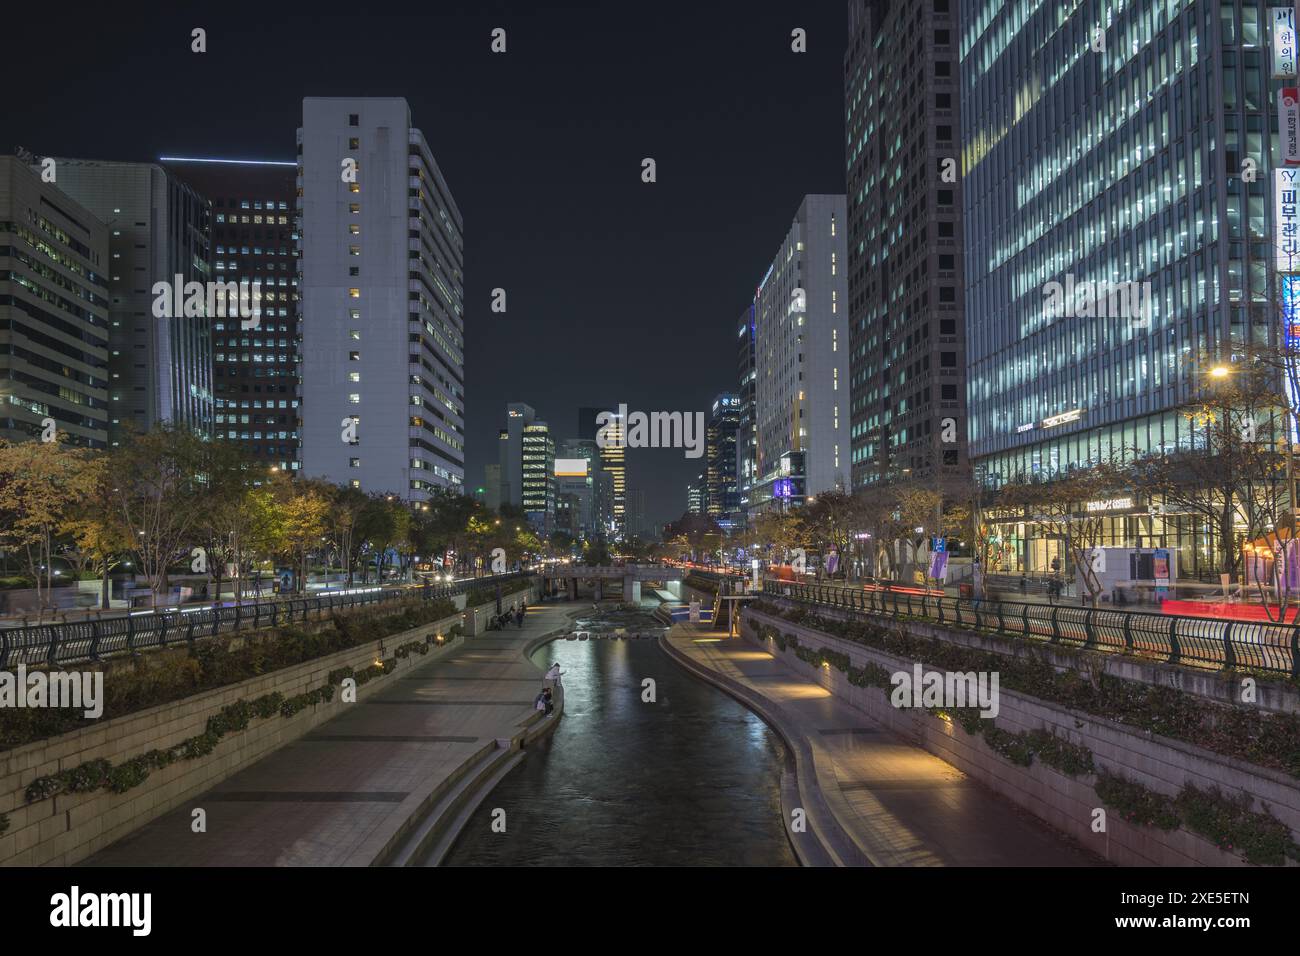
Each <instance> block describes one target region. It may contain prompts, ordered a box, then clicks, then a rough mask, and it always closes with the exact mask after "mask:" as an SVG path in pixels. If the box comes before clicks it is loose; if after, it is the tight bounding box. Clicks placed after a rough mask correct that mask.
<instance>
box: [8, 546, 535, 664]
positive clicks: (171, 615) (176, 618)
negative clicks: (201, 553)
mask: <svg viewBox="0 0 1300 956" xmlns="http://www.w3.org/2000/svg"><path fill="white" fill-rule="evenodd" d="M528 576H531V575H530V574H529V572H524V571H516V572H511V573H509V574H498V575H493V576H491V577H482V578H467V579H466V580H463V581H457V582H455V583H453V584H442V585H433V584H422V585H414V586H409V587H396V588H392V587H390V588H384V589H382V590H378V591H357V592H353V593H350V594H332V593H326V594H323V595H321V596H319V597H303V598H289V599H287V600H286V599H280V600H274V601H258V602H253V603H249V604H232V605H222V606H214V607H200V608H189V609H185V610H180V609H177V610H170V611H149V612H146V613H143V614H142V613H139V612H137V613H134V614H121V615H114V616H107V617H99V618H91V619H88V620H82V621H75V622H62V623H52V624H32V625H27V626H25V627H14V628H6V629H3V630H0V670H6V669H8V668H11V667H17V666H18V665H19V664H26V665H29V666H30V665H49V666H50V667H56V666H59V665H63V664H76V663H84V662H87V661H98V660H102V659H104V658H106V657H115V656H119V655H122V654H135V653H137V652H138V651H141V650H146V649H148V648H155V647H169V646H171V645H176V644H188V645H191V646H192V645H193V644H194V642H195V641H198V640H201V639H203V638H209V637H216V636H217V635H218V634H231V633H235V632H237V631H251V630H256V629H258V628H263V627H282V626H285V625H288V624H293V623H295V622H305V621H310V620H311V619H312V618H313V616H315V617H320V616H322V615H324V614H327V613H328V612H330V611H334V610H345V609H349V608H356V607H365V606H367V605H370V604H385V603H393V602H396V601H400V600H402V599H404V598H405V599H410V598H418V599H419V600H422V601H435V600H438V599H440V598H450V597H454V596H456V595H458V594H463V593H465V592H467V591H470V590H472V589H473V588H476V587H488V586H491V585H494V584H496V583H497V582H499V581H508V580H511V579H514V578H519V577H528Z"/></svg>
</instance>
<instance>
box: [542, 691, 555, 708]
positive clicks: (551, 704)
mask: <svg viewBox="0 0 1300 956" xmlns="http://www.w3.org/2000/svg"><path fill="white" fill-rule="evenodd" d="M542 700H543V701H545V706H546V713H547V714H550V713H551V712H552V711H554V710H555V695H554V694H552V693H551V689H550V688H549V687H548V688H546V689H545V690H544V691H542Z"/></svg>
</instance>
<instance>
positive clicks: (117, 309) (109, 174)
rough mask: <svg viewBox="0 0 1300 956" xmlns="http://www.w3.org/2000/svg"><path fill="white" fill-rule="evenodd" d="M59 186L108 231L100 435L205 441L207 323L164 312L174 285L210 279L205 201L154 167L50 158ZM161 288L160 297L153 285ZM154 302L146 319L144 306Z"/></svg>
mask: <svg viewBox="0 0 1300 956" xmlns="http://www.w3.org/2000/svg"><path fill="white" fill-rule="evenodd" d="M55 169H56V175H57V180H56V182H57V184H58V187H59V189H60V190H61V191H62V192H64V193H67V194H68V195H69V196H71V197H72V198H73V199H75V200H76V201H77V202H78V203H80V204H81V205H82V206H83V207H84V208H86V209H87V210H89V211H90V212H91V213H92V214H93V215H94V216H95V217H96V218H97V219H99V220H100V221H101V222H103V223H104V224H106V225H107V226H108V231H109V239H108V244H109V256H110V258H109V261H108V264H107V269H106V272H107V274H108V280H109V298H110V305H109V336H108V378H109V385H108V401H109V416H108V438H109V444H110V445H111V446H116V445H119V444H120V443H121V442H122V439H123V435H124V431H125V429H127V428H129V427H134V428H135V429H137V430H138V431H142V432H143V431H148V430H149V429H151V428H153V427H154V426H155V425H158V424H160V423H163V422H170V423H172V424H174V425H177V426H180V427H183V428H188V429H190V430H191V431H193V432H195V433H197V434H199V435H202V436H204V437H211V436H212V433H213V426H214V422H215V403H214V400H213V392H212V321H213V319H212V316H210V315H209V314H208V312H207V308H206V305H207V303H206V296H204V306H203V308H201V309H199V310H198V313H199V314H190V315H187V314H185V313H186V311H188V310H187V309H184V308H182V309H180V310H177V309H175V308H174V307H173V305H174V301H175V296H174V294H171V293H174V292H175V289H174V288H173V287H174V286H175V284H176V281H177V280H176V277H177V276H180V282H181V285H182V290H181V291H182V293H183V292H184V288H183V287H184V286H187V285H189V284H190V283H192V282H198V283H204V284H205V288H206V283H207V282H209V281H211V279H212V256H211V236H212V222H211V212H210V209H209V206H208V201H207V199H206V198H205V197H203V196H201V195H200V194H199V193H198V191H197V190H195V189H194V188H193V187H191V186H190V185H188V184H187V183H185V182H182V181H181V180H180V179H178V178H177V177H176V176H175V175H174V174H172V173H171V172H169V171H168V170H166V169H164V168H163V167H162V166H160V165H158V164H155V163H118V162H108V161H102V160H91V159H56V160H55ZM161 282H165V283H167V284H168V289H169V294H167V295H166V297H165V298H163V297H160V296H159V295H156V294H155V292H154V287H155V285H156V284H157V283H161ZM160 303H161V306H162V308H160V310H159V311H161V312H163V313H164V314H163V315H161V316H155V314H154V309H155V306H156V305H159V304H160Z"/></svg>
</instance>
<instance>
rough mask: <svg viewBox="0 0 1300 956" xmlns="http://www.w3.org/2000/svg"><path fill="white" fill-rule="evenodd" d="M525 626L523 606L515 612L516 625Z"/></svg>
mask: <svg viewBox="0 0 1300 956" xmlns="http://www.w3.org/2000/svg"><path fill="white" fill-rule="evenodd" d="M523 626H524V609H523V608H522V607H521V608H520V609H519V610H518V611H516V612H515V627H523Z"/></svg>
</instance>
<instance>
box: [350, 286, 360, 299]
mask: <svg viewBox="0 0 1300 956" xmlns="http://www.w3.org/2000/svg"><path fill="white" fill-rule="evenodd" d="M348 297H349V298H352V299H359V298H361V290H360V289H357V288H352V289H348Z"/></svg>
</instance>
